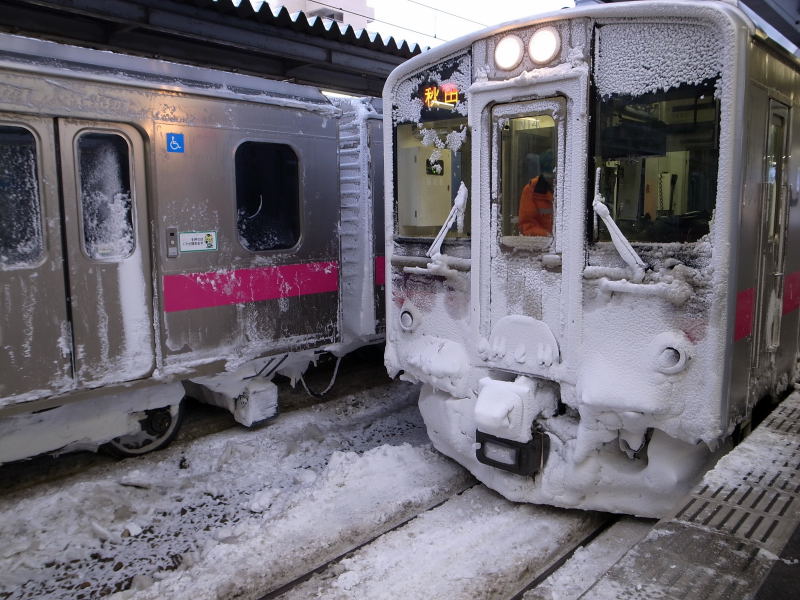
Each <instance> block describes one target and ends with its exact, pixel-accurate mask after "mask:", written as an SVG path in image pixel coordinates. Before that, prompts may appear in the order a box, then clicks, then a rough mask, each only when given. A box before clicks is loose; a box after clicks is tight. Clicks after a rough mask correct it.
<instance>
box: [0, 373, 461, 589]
mask: <svg viewBox="0 0 800 600" xmlns="http://www.w3.org/2000/svg"><path fill="white" fill-rule="evenodd" d="M416 393H417V388H415V387H411V386H408V385H407V384H400V383H392V384H388V385H385V386H383V387H377V388H373V389H371V390H369V391H366V392H360V393H357V394H354V395H351V396H348V397H345V398H344V399H342V400H338V401H331V402H328V403H326V404H323V405H318V406H314V407H311V408H307V409H303V410H298V411H295V412H292V413H287V414H285V415H282V416H280V417H278V418H277V419H276V420H274V421H273V422H272V423H270V424H268V425H267V426H264V427H262V428H260V429H257V430H243V429H233V430H228V431H224V432H220V433H217V434H214V435H211V436H207V437H204V438H200V439H196V440H193V441H190V442H188V443H185V444H176V445H173V446H172V447H170V448H168V449H167V450H164V451H162V452H157V453H153V454H150V455H148V456H145V457H142V458H140V459H136V460H127V461H123V462H121V463H118V464H111V465H100V466H98V467H96V468H92V469H89V470H88V471H86V472H84V473H82V474H79V475H77V476H74V477H71V478H69V479H67V480H66V481H59V482H51V483H44V484H40V485H35V486H32V487H30V488H27V489H24V490H18V491H15V492H12V493H10V494H8V495H6V496H5V497H3V498H0V538H2V539H3V544H2V547H0V598H39V597H47V598H52V599H58V598H74V599H76V600H80V599H82V598H87V599H88V598H96V597H100V596H106V595H109V594H113V593H114V592H117V593H116V594H114V597H115V598H117V599H118V600H122V599H128V598H135V599H137V600H138V599H146V598H159V599H161V598H170V599H180V598H191V599H200V598H226V597H233V596H235V597H237V598H243V597H244V598H246V597H258V596H260V595H262V594H264V593H266V592H268V591H270V590H273V589H276V588H279V587H280V586H282V585H284V584H285V583H287V582H289V581H292V580H293V579H295V578H296V577H298V576H300V575H302V574H304V573H305V572H307V571H308V570H309V569H311V568H314V567H316V566H319V565H321V564H323V563H325V562H327V561H329V560H331V559H333V558H335V557H336V556H339V555H341V554H342V553H343V552H346V551H348V550H350V549H352V548H354V547H356V546H358V545H360V544H363V543H364V542H366V541H368V540H369V539H371V538H372V536H374V535H375V534H376V533H377V532H379V531H385V530H388V529H390V528H392V527H395V526H396V525H398V524H400V523H402V522H404V521H405V520H407V519H409V518H410V517H412V516H413V515H415V514H417V513H418V512H420V511H422V510H425V509H427V508H429V507H431V506H434V505H436V504H438V503H440V502H442V501H443V500H444V499H446V498H448V497H449V496H451V495H452V494H454V493H456V492H457V491H460V490H463V489H465V488H466V487H467V486H469V485H470V484H471V483H472V481H473V480H472V479H471V477H470V476H469V475H468V474H467V473H466V471H464V470H463V469H461V468H460V467H458V466H457V465H455V464H454V463H452V462H451V461H449V460H447V459H445V458H444V457H442V456H441V455H439V454H437V453H435V452H434V451H433V450H432V449H431V448H430V446H429V445H428V442H427V436H426V435H425V431H424V428H423V427H422V423H421V418H420V416H419V413H418V410H417V407H416V402H415V400H416Z"/></svg>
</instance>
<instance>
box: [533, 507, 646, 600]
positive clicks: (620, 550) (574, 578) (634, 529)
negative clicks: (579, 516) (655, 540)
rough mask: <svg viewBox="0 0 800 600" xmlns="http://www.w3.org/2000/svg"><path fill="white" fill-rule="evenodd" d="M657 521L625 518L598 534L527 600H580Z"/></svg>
mask: <svg viewBox="0 0 800 600" xmlns="http://www.w3.org/2000/svg"><path fill="white" fill-rule="evenodd" d="M652 527H653V521H648V520H643V519H633V518H625V519H622V520H620V521H618V522H617V523H615V524H614V525H612V526H611V527H609V528H608V529H607V530H606V531H604V532H603V533H601V534H600V535H599V536H597V539H595V540H593V541H592V543H591V544H588V545H587V546H585V547H583V548H578V550H576V551H575V554H573V555H572V557H571V558H570V559H569V560H568V561H567V562H566V563H564V565H562V566H561V567H560V568H559V569H558V570H557V571H556V572H555V573H553V574H552V575H551V576H550V577H548V578H547V579H545V580H544V582H542V584H541V585H539V586H537V587H536V588H535V589H533V590H531V591H529V592H527V593H526V594H525V595H524V596H523V600H577V598H580V596H581V594H583V593H584V592H585V591H586V590H588V589H589V588H590V587H591V586H592V584H594V582H595V581H597V580H598V579H599V578H600V576H601V575H603V573H605V572H606V571H607V570H608V569H609V568H611V566H612V565H614V563H616V562H617V561H618V560H619V559H620V558H622V556H623V555H624V554H625V553H626V552H627V551H628V550H629V549H630V548H631V547H633V546H634V545H635V544H637V543H638V542H640V541H641V540H643V539H644V538H645V536H646V535H647V533H648V532H649V531H650V529H652Z"/></svg>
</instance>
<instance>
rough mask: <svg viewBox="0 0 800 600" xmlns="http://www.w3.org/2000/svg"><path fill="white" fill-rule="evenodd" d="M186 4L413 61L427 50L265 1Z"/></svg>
mask: <svg viewBox="0 0 800 600" xmlns="http://www.w3.org/2000/svg"><path fill="white" fill-rule="evenodd" d="M177 1H178V2H183V3H184V4H191V5H193V6H197V7H201V8H206V9H211V10H216V11H218V12H219V13H221V14H227V15H236V16H237V17H240V18H242V19H249V20H253V21H256V22H258V23H266V24H269V25H275V26H278V27H288V28H289V29H292V30H293V31H299V32H303V33H308V34H311V35H316V36H320V37H323V38H326V39H331V40H337V41H340V42H344V43H346V44H353V45H355V46H362V47H366V48H369V49H370V50H377V51H379V52H386V53H388V54H394V55H397V56H402V57H403V58H411V57H412V56H416V55H417V54H419V53H420V52H422V51H423V50H424V49H423V48H422V47H421V46H420V45H419V44H409V43H408V42H406V41H405V40H400V45H398V43H397V41H396V40H395V39H394V38H393V37H389V38H388V39H387V40H384V39H383V37H382V36H381V35H380V34H378V33H374V32H370V31H367V30H366V29H354V28H353V27H351V26H350V25H346V24H344V23H338V22H337V21H334V20H332V19H324V18H321V17H311V18H308V16H307V15H306V14H305V13H303V12H296V13H290V12H289V11H288V10H286V7H285V6H276V7H275V8H272V7H271V5H270V4H269V2H264V3H263V4H261V6H259V8H258V10H256V9H254V8H253V5H252V4H251V3H250V1H249V0H241V2H239V3H238V5H237V3H236V1H235V0H177Z"/></svg>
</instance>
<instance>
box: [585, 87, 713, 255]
mask: <svg viewBox="0 0 800 600" xmlns="http://www.w3.org/2000/svg"><path fill="white" fill-rule="evenodd" d="M714 85H715V80H706V81H704V82H703V83H701V84H699V85H689V84H684V85H681V86H679V87H675V88H672V89H670V90H668V91H659V92H656V93H651V94H645V95H642V96H629V95H622V94H611V95H609V96H604V97H601V98H598V99H597V101H596V111H595V114H596V118H595V119H594V121H595V124H596V125H595V136H594V137H595V152H594V165H595V167H596V168H599V169H600V172H601V181H600V191H601V193H602V195H603V198H604V200H605V202H606V204H607V205H608V207H609V210H610V211H611V216H612V217H613V218H614V220H615V221H616V223H617V225H618V226H619V228H620V230H621V231H622V232H623V233H624V234H625V236H626V237H627V238H628V239H629V240H631V241H641V242H694V241H697V240H698V239H700V238H701V237H702V236H704V235H705V234H707V233H708V230H709V222H710V220H711V216H712V213H713V211H714V206H715V201H716V195H717V165H718V162H719V141H718V139H719V114H720V107H719V100H717V99H715V97H714ZM597 239H599V240H601V241H607V240H610V234H609V233H608V231H607V230H606V228H605V227H604V226H603V224H602V223H599V225H598V231H597Z"/></svg>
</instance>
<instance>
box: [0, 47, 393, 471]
mask: <svg viewBox="0 0 800 600" xmlns="http://www.w3.org/2000/svg"><path fill="white" fill-rule="evenodd" d="M381 127H382V120H381V118H380V107H379V105H378V104H377V101H376V103H375V104H373V101H371V100H366V99H364V100H352V101H351V100H341V101H339V100H330V99H329V98H328V97H327V96H325V95H323V94H322V93H321V92H320V91H319V90H317V89H315V88H311V87H307V86H300V85H293V84H289V83H283V82H275V81H267V80H263V79H260V78H256V77H248V76H243V75H238V74H231V73H224V72H220V71H214V70H210V69H203V68H196V67H190V66H185V65H178V64H173V63H168V62H164V61H158V60H151V59H144V58H137V57H131V56H123V55H117V54H112V53H108V52H98V51H93V50H90V49H85V48H76V47H71V46H66V45H62V44H56V43H52V42H47V41H43V40H33V39H27V38H22V37H16V36H12V35H0V224H2V227H1V228H0V349H1V351H0V463H2V462H6V461H10V460H15V459H19V458H25V457H27V456H31V455H34V454H37V453H41V452H46V451H52V450H57V449H62V448H65V449H72V448H78V447H91V446H97V445H98V444H100V443H105V442H109V443H110V444H111V448H112V449H114V450H116V451H117V452H118V453H121V454H139V453H143V452H146V451H149V450H151V449H155V448H158V447H160V446H163V445H164V444H165V443H167V442H168V441H169V440H170V439H171V438H172V437H173V436H174V434H175V432H176V431H177V427H178V424H179V422H180V415H181V399H182V397H183V396H184V392H185V390H184V388H186V391H188V392H189V393H190V394H191V395H192V396H195V397H200V398H201V399H204V400H205V401H208V402H211V403H214V404H218V405H222V406H224V407H226V408H228V409H229V410H230V411H231V412H232V413H233V414H234V416H235V418H236V419H237V420H238V421H239V422H241V423H243V424H245V425H250V424H252V423H254V422H259V421H262V420H263V419H265V418H268V417H270V416H272V415H273V414H274V413H275V410H276V387H275V385H274V384H273V383H272V382H271V377H272V375H274V374H275V373H282V374H284V375H287V376H289V377H292V378H297V377H299V376H300V375H301V374H302V372H303V371H304V370H305V368H306V367H307V366H308V364H309V362H310V361H313V360H315V358H316V356H317V354H318V353H320V352H323V351H327V352H332V353H334V354H336V355H338V356H341V354H342V353H344V352H347V351H348V350H349V349H351V348H354V347H356V346H358V345H362V344H365V343H372V342H375V341H381V340H382V338H383V316H382V315H383V287H382V286H383V281H382V277H383V274H384V269H383V264H382V260H381V257H382V254H383V237H382V235H383V231H382V229H381V228H380V227H378V228H377V230H375V231H373V227H372V224H373V222H375V219H377V222H383V204H384V203H383V197H382V179H383V173H382V140H383V138H382V135H381V134H380V130H381ZM369 148H372V150H373V152H374V153H375V156H374V157H371V156H370V154H369V151H368V149H369ZM373 210H374V214H373Z"/></svg>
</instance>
